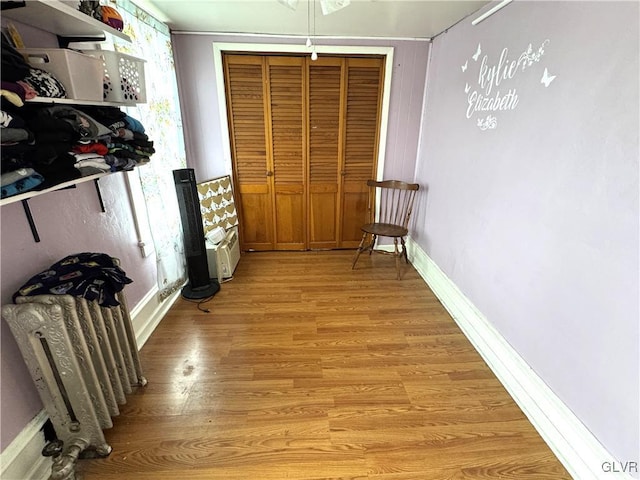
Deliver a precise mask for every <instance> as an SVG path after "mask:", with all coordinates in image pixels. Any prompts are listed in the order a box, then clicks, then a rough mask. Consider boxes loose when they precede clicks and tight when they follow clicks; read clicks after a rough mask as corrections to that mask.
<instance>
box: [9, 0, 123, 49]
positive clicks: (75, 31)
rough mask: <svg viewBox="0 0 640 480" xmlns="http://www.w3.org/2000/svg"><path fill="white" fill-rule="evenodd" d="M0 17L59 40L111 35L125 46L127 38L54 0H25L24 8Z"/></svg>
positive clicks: (10, 10)
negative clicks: (124, 42)
mask: <svg viewBox="0 0 640 480" xmlns="http://www.w3.org/2000/svg"><path fill="white" fill-rule="evenodd" d="M2 16H3V17H4V18H8V19H11V20H15V21H17V22H21V23H24V24H28V25H32V26H34V27H37V28H40V29H42V30H45V31H47V32H51V33H54V34H56V35H60V36H63V37H86V36H99V35H100V36H101V35H103V34H109V35H113V36H115V37H118V38H122V39H124V40H126V41H128V42H130V41H131V38H129V36H128V35H126V34H124V33H122V32H120V31H118V30H116V29H115V28H111V27H110V26H109V25H107V24H106V23H102V22H101V21H99V20H96V19H95V18H92V17H90V16H89V15H85V14H84V13H82V12H81V11H79V10H74V9H73V8H72V7H70V6H69V5H65V4H64V3H62V2H60V1H58V0H48V1H47V0H29V1H27V2H26V6H24V7H19V8H12V9H9V10H3V11H2Z"/></svg>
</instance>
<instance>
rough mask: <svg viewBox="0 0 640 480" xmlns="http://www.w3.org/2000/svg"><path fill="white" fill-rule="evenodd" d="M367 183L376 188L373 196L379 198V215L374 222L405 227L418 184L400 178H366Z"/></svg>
mask: <svg viewBox="0 0 640 480" xmlns="http://www.w3.org/2000/svg"><path fill="white" fill-rule="evenodd" d="M367 185H368V186H369V187H372V188H374V189H375V190H376V191H375V194H376V195H375V197H377V198H379V199H380V216H379V217H378V219H377V220H376V223H386V224H389V225H399V226H401V227H403V228H407V225H408V224H409V218H410V217H411V211H412V210H413V202H414V200H415V197H416V192H417V191H418V189H419V188H420V185H418V184H417V183H406V182H403V181H400V180H381V181H377V180H368V181H367ZM375 197H374V198H375Z"/></svg>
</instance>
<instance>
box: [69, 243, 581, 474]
mask: <svg viewBox="0 0 640 480" xmlns="http://www.w3.org/2000/svg"><path fill="white" fill-rule="evenodd" d="M352 254H353V252H352V251H323V252H261V253H255V254H254V253H251V254H245V255H243V257H242V259H241V261H240V264H239V265H238V268H237V270H236V272H235V275H234V279H233V281H231V282H229V283H225V284H223V285H222V288H221V290H220V292H218V294H217V295H216V296H215V297H214V298H213V299H212V300H211V301H210V302H208V303H207V304H205V306H206V307H207V308H208V309H209V310H210V313H204V312H200V311H198V310H197V308H196V306H195V304H194V303H191V302H188V301H186V300H184V299H180V300H178V301H177V302H176V304H175V305H174V306H173V307H172V308H171V309H170V311H169V312H168V313H167V315H166V317H165V318H164V319H163V320H162V322H161V323H160V325H159V326H158V328H157V329H156V331H155V332H154V333H153V334H152V336H151V338H150V339H149V340H148V342H147V344H146V345H145V346H144V348H143V349H142V351H141V359H142V363H143V368H144V371H145V376H146V377H147V378H148V379H149V384H148V385H147V386H146V387H143V388H137V389H135V390H134V393H133V394H132V395H129V396H128V397H127V404H126V405H122V406H121V415H120V416H118V417H115V418H114V427H113V428H112V429H110V430H106V431H105V436H106V438H107V441H108V442H109V443H110V444H111V445H112V447H113V453H112V454H111V455H110V456H109V457H108V458H106V459H99V460H82V461H80V465H79V467H78V472H79V476H80V478H82V479H84V480H92V479H100V480H115V479H117V480H128V479H132V480H133V479H136V480H140V479H142V480H145V479H149V480H150V479H153V480H176V479H182V478H185V479H186V478H189V479H195V480H200V479H207V480H210V479H225V480H239V479H242V480H283V479H297V480H330V479H332V480H338V479H341V480H344V479H360V480H362V479H368V480H372V479H375V480H406V479H413V480H432V479H433V480H466V479H475V480H483V479H513V480H516V479H517V480H546V479H549V480H551V479H553V480H562V479H569V478H570V476H569V475H568V473H567V472H566V471H565V469H564V468H563V467H562V465H561V464H560V462H559V461H558V460H557V459H556V458H555V457H554V455H553V453H552V452H551V451H550V449H549V448H548V447H547V445H546V444H545V443H544V442H543V441H542V439H541V438H540V436H539V435H538V433H537V432H536V431H535V430H534V428H533V427H532V426H531V424H530V423H529V421H528V420H527V418H526V417H525V416H524V414H523V413H522V411H521V410H520V409H519V408H518V407H517V405H516V404H515V403H514V402H513V400H512V399H511V398H510V397H509V395H508V393H507V392H506V390H505V389H504V387H503V386H502V385H501V384H500V383H499V381H498V380H497V379H496V378H495V376H494V375H493V373H492V372H491V370H490V369H489V368H488V367H487V365H486V364H485V363H484V361H483V360H482V358H481V357H480V356H479V355H478V353H477V352H476V351H475V350H474V349H473V347H472V345H471V344H470V343H469V341H468V340H467V339H466V338H465V336H464V335H463V334H462V332H461V331H460V329H459V328H458V327H457V325H456V324H455V322H454V321H453V320H452V319H451V318H450V317H449V315H448V313H447V312H446V310H445V309H444V308H443V307H442V305H441V304H440V303H439V301H438V300H437V298H436V297H435V296H434V295H433V293H432V292H431V291H430V290H429V288H428V287H427V286H426V285H425V284H424V282H423V281H422V279H420V277H419V275H418V274H417V272H416V271H415V270H414V269H413V268H412V267H411V266H407V267H405V273H404V277H403V280H402V281H397V280H395V266H394V264H393V262H392V261H390V260H391V259H388V258H386V257H384V256H372V257H368V256H367V257H366V258H362V259H361V260H360V261H359V263H358V268H357V269H356V270H351V259H352Z"/></svg>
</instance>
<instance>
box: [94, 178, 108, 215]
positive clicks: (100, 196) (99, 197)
mask: <svg viewBox="0 0 640 480" xmlns="http://www.w3.org/2000/svg"><path fill="white" fill-rule="evenodd" d="M98 180H99V179H98V178H96V179H94V180H93V183H94V185H95V186H96V193H97V194H98V201H99V202H100V210H101V211H102V213H105V212H106V211H107V210H106V208H104V201H103V200H102V192H101V191H100V184H99V183H98Z"/></svg>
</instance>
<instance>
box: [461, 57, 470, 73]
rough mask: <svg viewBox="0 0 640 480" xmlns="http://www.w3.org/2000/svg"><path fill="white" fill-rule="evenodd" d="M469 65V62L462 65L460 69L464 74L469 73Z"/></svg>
mask: <svg viewBox="0 0 640 480" xmlns="http://www.w3.org/2000/svg"><path fill="white" fill-rule="evenodd" d="M468 65H469V60H467V61H466V62H464V65H462V66H461V67H460V68H461V69H462V71H463V72H466V71H467V66H468Z"/></svg>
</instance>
